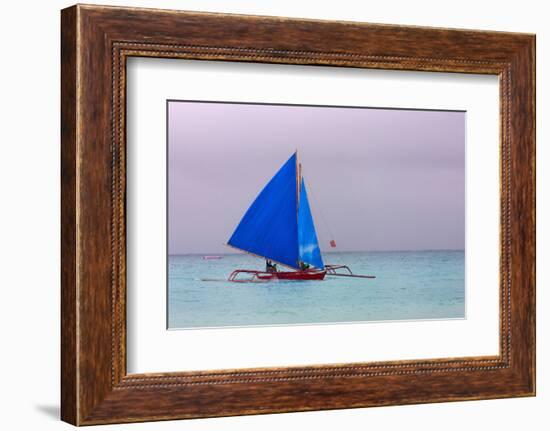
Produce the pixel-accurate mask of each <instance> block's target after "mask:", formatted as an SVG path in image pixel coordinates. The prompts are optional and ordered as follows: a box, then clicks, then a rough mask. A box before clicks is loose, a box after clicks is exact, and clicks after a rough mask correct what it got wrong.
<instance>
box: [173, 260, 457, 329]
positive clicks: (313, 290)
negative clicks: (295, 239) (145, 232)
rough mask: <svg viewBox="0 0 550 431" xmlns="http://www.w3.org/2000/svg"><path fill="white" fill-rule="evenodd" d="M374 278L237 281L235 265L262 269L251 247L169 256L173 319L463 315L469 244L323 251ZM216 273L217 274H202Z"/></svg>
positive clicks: (260, 321) (270, 321)
mask: <svg viewBox="0 0 550 431" xmlns="http://www.w3.org/2000/svg"><path fill="white" fill-rule="evenodd" d="M323 256H324V260H325V263H329V264H345V265H348V266H349V267H350V268H351V269H352V271H353V272H354V273H356V274H369V275H375V276H376V279H360V278H357V279H353V278H347V277H328V276H327V277H326V278H325V280H323V281H276V282H267V283H231V282H228V281H225V280H227V277H228V275H229V274H230V273H231V271H233V270H234V269H237V268H238V269H257V270H263V269H264V262H263V261H262V260H260V259H258V258H255V257H251V256H248V255H245V254H230V255H223V256H222V259H219V260H205V259H203V257H202V256H199V255H176V256H169V259H168V327H169V328H171V329H176V328H199V327H223V326H249V325H288V324H314V323H337V322H368V321H380V320H411V319H449V318H464V317H465V284H464V251H463V250H460V251H454V250H453V251H372V252H349V253H325V254H324V255H323ZM204 279H210V280H214V281H203V280H204Z"/></svg>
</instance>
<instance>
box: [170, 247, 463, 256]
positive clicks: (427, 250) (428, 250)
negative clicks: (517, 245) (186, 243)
mask: <svg viewBox="0 0 550 431" xmlns="http://www.w3.org/2000/svg"><path fill="white" fill-rule="evenodd" d="M433 251H465V249H463V248H422V249H403V250H397V249H396V250H389V249H388V250H380V249H377V250H338V251H335V250H329V251H323V250H321V252H322V253H323V254H342V253H418V252H433ZM243 254H249V253H246V252H244V251H242V252H238V251H234V252H222V253H216V252H192V253H168V256H239V255H243Z"/></svg>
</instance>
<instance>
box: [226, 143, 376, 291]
mask: <svg viewBox="0 0 550 431" xmlns="http://www.w3.org/2000/svg"><path fill="white" fill-rule="evenodd" d="M227 245H229V246H231V247H233V248H236V249H239V250H241V251H245V252H246V253H249V254H251V255H254V256H256V257H259V258H262V259H265V260H266V270H265V271H257V270H251V269H236V270H234V271H233V272H232V273H231V274H230V275H229V278H228V280H229V281H232V282H235V283H249V282H256V283H261V282H267V281H275V280H295V281H306V280H323V279H324V278H325V276H337V277H357V278H375V276H373V275H358V274H354V273H353V272H352V271H351V269H350V268H349V267H348V266H346V265H329V264H325V263H324V261H323V256H322V255H321V249H320V248H319V241H318V239H317V233H316V231H315V224H314V222H313V216H312V213H311V209H310V206H309V200H308V195H307V189H306V183H305V180H304V178H303V176H302V165H301V164H300V163H298V154H297V152H295V153H294V154H293V155H292V156H291V157H290V159H288V160H287V161H286V163H285V164H284V165H283V166H282V167H281V168H280V169H279V171H277V173H276V174H275V176H274V177H273V178H272V179H271V180H270V181H269V182H268V183H267V184H266V185H265V187H264V188H263V190H262V191H261V192H260V194H259V195H258V196H257V197H256V199H255V200H254V202H252V204H251V205H250V208H248V210H247V211H246V213H245V214H244V216H243V218H242V219H241V221H240V223H239V224H238V225H237V228H236V229H235V232H233V235H232V236H231V238H230V239H229V241H228V242H227ZM330 245H331V247H335V246H336V243H335V242H334V240H331V241H330ZM277 264H280V265H282V266H285V267H288V268H289V270H284V271H281V270H278V268H277Z"/></svg>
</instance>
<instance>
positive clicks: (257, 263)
mask: <svg viewBox="0 0 550 431" xmlns="http://www.w3.org/2000/svg"><path fill="white" fill-rule="evenodd" d="M61 17H62V26H61V44H62V46H61V48H62V64H61V70H62V94H61V107H62V108H61V117H62V153H61V162H62V183H61V189H62V196H61V204H62V286H61V292H62V346H61V350H62V364H61V366H62V373H61V374H62V382H61V386H62V387H61V396H62V399H61V415H62V419H63V420H65V421H67V422H69V423H72V424H75V425H91V424H105V423H118V422H138V421H152V420H166V419H180V418H199V417H213V416H230V415H242V414H259V413H274V412H289V411H307V410H322V409H340V408H354V407H370V406H382V405H396V404H413V403H430V402H441V401H455V400H475V399H490V398H502V397H518V396H533V395H534V394H535V108H534V100H535V78H534V73H535V72H534V70H535V36H534V35H529V34H516V33H504V32H502V33H501V32H487V31H472V30H450V29H436V28H422V27H403V26H390V25H377V24H365V23H351V22H329V21H314V20H297V19H287V18H276V17H253V16H240V15H221V14H212V13H196V12H179V11H168V10H149V9H134V8H119V7H104V6H93V5H77V6H73V7H70V8H68V9H64V10H63V11H62V14H61Z"/></svg>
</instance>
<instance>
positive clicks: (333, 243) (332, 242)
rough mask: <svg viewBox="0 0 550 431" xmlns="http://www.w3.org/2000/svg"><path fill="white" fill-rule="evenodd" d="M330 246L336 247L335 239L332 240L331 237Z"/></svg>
mask: <svg viewBox="0 0 550 431" xmlns="http://www.w3.org/2000/svg"><path fill="white" fill-rule="evenodd" d="M330 246H331V247H332V248H334V247H336V241H334V240H333V239H331V240H330Z"/></svg>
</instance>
